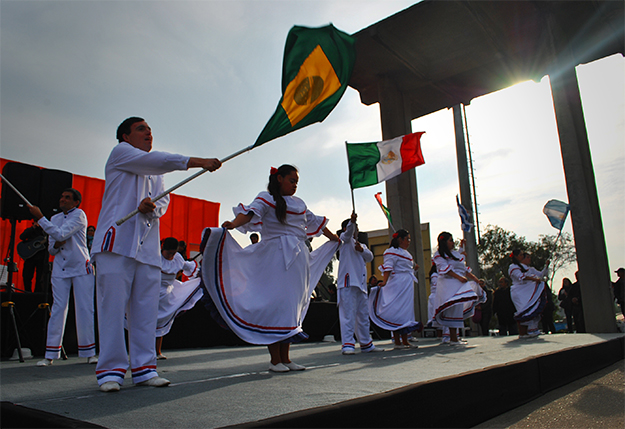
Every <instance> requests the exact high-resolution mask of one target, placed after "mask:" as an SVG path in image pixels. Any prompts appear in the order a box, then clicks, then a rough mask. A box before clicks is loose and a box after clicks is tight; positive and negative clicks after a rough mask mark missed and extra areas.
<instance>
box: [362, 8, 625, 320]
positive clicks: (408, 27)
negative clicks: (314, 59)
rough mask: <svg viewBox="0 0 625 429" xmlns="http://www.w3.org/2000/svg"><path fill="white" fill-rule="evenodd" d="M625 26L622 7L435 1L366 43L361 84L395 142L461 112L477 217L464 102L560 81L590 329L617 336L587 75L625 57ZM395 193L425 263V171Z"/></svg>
mask: <svg viewBox="0 0 625 429" xmlns="http://www.w3.org/2000/svg"><path fill="white" fill-rule="evenodd" d="M624 28H625V26H624V2H623V1H620V0H619V1H591V0H586V1H529V0H528V1H433V0H425V1H423V2H421V3H418V4H416V5H414V6H412V7H410V8H408V9H406V10H404V11H401V12H399V13H397V14H395V15H393V16H391V17H389V18H387V19H384V20H382V21H380V22H378V23H376V24H373V25H371V26H370V27H367V28H365V29H363V30H361V31H359V32H357V33H355V34H354V36H355V37H356V64H355V67H354V71H353V74H352V77H351V79H350V86H351V87H353V88H354V89H356V90H357V91H358V92H359V93H360V98H361V101H362V102H363V103H364V104H366V105H371V104H374V103H379V105H380V117H381V125H382V137H383V138H384V139H385V140H386V139H390V138H393V137H397V136H399V135H403V134H408V133H410V132H412V128H411V124H410V121H411V120H412V119H415V118H419V117H421V116H424V115H427V114H429V113H433V112H436V111H438V110H441V109H444V108H450V107H453V108H454V125H455V129H456V146H457V153H458V172H459V179H460V197H461V202H462V204H463V205H464V206H465V208H469V207H472V204H471V200H470V195H469V191H468V189H469V186H468V173H467V172H466V170H467V166H466V160H464V158H463V157H464V156H465V144H464V131H463V129H462V120H461V119H460V105H461V104H469V103H470V102H471V100H472V99H473V98H475V97H479V96H481V95H485V94H488V93H491V92H494V91H497V90H500V89H503V88H506V87H508V86H511V85H513V84H516V83H519V82H522V81H526V80H529V79H532V80H536V81H538V80H540V79H541V78H542V77H543V76H544V75H549V77H550V82H551V92H552V98H553V103H554V112H555V116H556V122H557V127H558V134H559V138H560V147H561V152H562V162H563V166H564V173H565V180H566V186H567V193H568V197H569V204H570V208H571V212H570V213H571V223H572V226H573V235H574V237H575V244H576V251H577V266H578V268H579V283H580V285H581V292H582V302H583V313H584V316H583V318H584V319H586V326H585V327H583V325H584V323H583V322H582V323H581V326H582V328H581V332H586V329H588V332H615V331H616V324H615V320H614V314H613V312H614V310H613V303H612V302H611V300H612V297H611V295H610V291H609V288H606V287H605V285H609V284H610V275H609V269H608V261H607V253H606V245H605V237H604V231H603V225H602V219H601V210H600V207H599V200H598V196H597V189H596V184H595V177H594V171H593V165H592V157H591V154H590V148H589V143H588V134H587V131H586V126H585V122H584V114H583V109H582V103H581V97H580V94H579V87H578V83H577V75H576V72H575V67H576V66H577V65H579V64H582V63H588V62H591V61H594V60H597V59H600V58H603V57H606V56H609V55H613V54H616V53H620V54H621V55H623V53H624V51H625V49H624V44H625V31H624ZM456 124H458V125H456ZM386 191H387V201H388V205H389V208H390V210H391V212H392V213H393V219H395V221H396V222H395V223H396V226H397V224H398V225H399V227H401V228H405V229H407V230H408V231H410V232H411V233H412V235H413V243H412V244H411V247H410V248H409V249H408V250H409V251H411V253H412V254H413V255H415V257H416V258H415V259H416V262H417V263H418V264H419V265H421V266H423V252H422V250H421V249H422V245H421V241H422V238H421V234H420V216H419V204H418V189H417V182H416V175H415V173H414V171H411V172H406V173H403V174H401V175H400V176H398V177H395V178H393V179H391V180H389V181H387V182H386ZM469 212H470V213H469V215H470V216H472V213H471V212H472V209H471V210H469ZM397 220H398V222H397ZM465 238H467V233H465ZM466 250H467V255H469V254H472V255H473V256H475V258H474V260H475V265H477V255H476V253H475V239H474V237H469V239H467V247H466ZM471 259H472V258H471V257H469V258H468V260H469V261H470V260H471ZM423 271H424V270H420V271H419V274H418V278H419V283H420V284H424V280H425V279H424V273H423ZM415 314H416V316H417V317H418V318H419V319H421V320H424V317H423V316H424V315H425V314H427V309H426V297H425V294H424V289H423V288H416V289H415ZM579 331H580V330H579V329H578V332H579Z"/></svg>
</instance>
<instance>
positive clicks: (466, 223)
mask: <svg viewBox="0 0 625 429" xmlns="http://www.w3.org/2000/svg"><path fill="white" fill-rule="evenodd" d="M456 203H457V204H458V214H459V215H460V227H461V228H462V230H463V231H464V232H471V229H473V224H472V223H471V217H470V216H469V213H468V212H467V209H465V208H464V206H463V205H462V204H460V200H459V199H458V195H456Z"/></svg>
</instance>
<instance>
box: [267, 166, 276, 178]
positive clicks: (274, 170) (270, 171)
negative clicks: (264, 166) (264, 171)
mask: <svg viewBox="0 0 625 429" xmlns="http://www.w3.org/2000/svg"><path fill="white" fill-rule="evenodd" d="M277 172H278V169H277V168H276V167H271V170H269V175H270V176H273V175H274V174H276V173H277Z"/></svg>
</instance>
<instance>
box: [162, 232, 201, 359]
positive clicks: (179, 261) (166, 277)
mask: <svg viewBox="0 0 625 429" xmlns="http://www.w3.org/2000/svg"><path fill="white" fill-rule="evenodd" d="M162 243H163V244H162V249H161V289H160V295H159V298H158V319H157V321H156V359H157V360H160V359H167V357H165V355H163V353H162V352H161V347H162V345H163V337H164V336H165V335H167V334H168V333H169V330H170V329H171V327H172V325H173V324H174V319H175V318H176V317H177V316H178V315H180V314H181V313H184V312H185V311H187V310H190V309H191V308H193V306H194V305H195V304H196V303H197V302H198V301H199V300H200V299H201V298H202V288H201V287H200V279H199V278H198V277H196V276H197V274H198V273H197V272H198V271H199V270H198V268H199V267H198V264H197V262H195V261H185V260H184V258H183V257H182V255H181V254H180V253H178V243H179V242H178V240H176V239H175V238H174V237H167V238H166V239H164V240H162ZM180 271H182V272H183V274H184V275H185V276H187V277H190V279H189V280H188V281H186V282H184V283H183V282H180V281H178V280H176V275H177V274H178V272H180ZM191 277H194V278H193V279H191Z"/></svg>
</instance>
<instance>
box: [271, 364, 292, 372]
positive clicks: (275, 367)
mask: <svg viewBox="0 0 625 429" xmlns="http://www.w3.org/2000/svg"><path fill="white" fill-rule="evenodd" d="M291 363H293V362H291ZM269 371H273V372H289V371H290V369H289V367H288V366H286V365H284V364H283V363H279V364H276V365H274V364H272V363H270V364H269Z"/></svg>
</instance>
